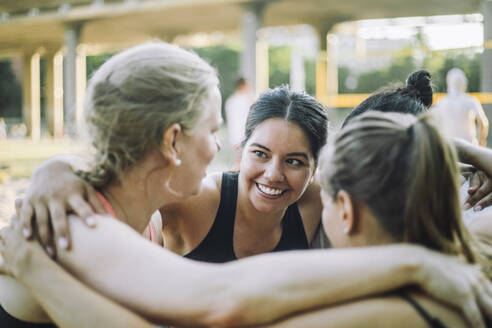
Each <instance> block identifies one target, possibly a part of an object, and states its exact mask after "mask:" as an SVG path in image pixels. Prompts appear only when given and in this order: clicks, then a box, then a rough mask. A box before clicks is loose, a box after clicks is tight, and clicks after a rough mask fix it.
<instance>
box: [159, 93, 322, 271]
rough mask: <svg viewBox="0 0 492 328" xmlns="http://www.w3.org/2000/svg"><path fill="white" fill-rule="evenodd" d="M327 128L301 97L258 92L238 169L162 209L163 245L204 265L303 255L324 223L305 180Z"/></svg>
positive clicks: (315, 192)
mask: <svg viewBox="0 0 492 328" xmlns="http://www.w3.org/2000/svg"><path fill="white" fill-rule="evenodd" d="M327 126H328V120H327V116H326V113H325V109H324V107H323V106H322V105H321V104H320V103H319V102H317V101H316V100H315V99H314V98H313V97H311V96H309V95H307V94H305V93H302V92H294V91H291V90H289V89H288V88H287V87H279V88H276V89H273V90H269V91H267V92H265V93H264V94H262V95H261V96H260V97H259V99H258V100H257V101H256V102H255V103H254V104H253V106H252V107H251V109H250V112H249V115H248V119H247V122H246V130H245V138H244V140H243V142H242V148H243V151H242V157H241V163H240V171H239V172H235V173H218V174H217V173H216V174H212V175H209V176H207V177H206V179H205V180H204V181H203V183H202V185H203V187H202V190H201V192H200V194H199V195H197V196H196V197H193V198H190V199H188V200H185V201H184V202H181V203H175V204H171V205H169V206H166V207H165V208H162V209H161V214H162V218H163V233H164V239H165V245H166V247H167V248H169V249H170V250H172V251H174V252H176V253H178V254H181V255H184V256H185V257H188V258H191V259H195V260H200V261H206V262H228V261H231V260H235V259H238V258H243V257H247V256H251V255H255V254H260V253H265V252H271V251H283V250H291V249H307V248H308V247H309V245H310V243H311V241H312V239H313V236H314V234H315V231H316V229H317V227H318V226H319V223H320V217H321V215H320V213H321V201H320V198H319V188H318V187H317V186H316V185H313V184H310V182H312V178H313V176H314V171H315V167H316V162H317V156H318V152H319V149H320V148H321V147H322V146H323V145H324V143H325V140H326V136H327Z"/></svg>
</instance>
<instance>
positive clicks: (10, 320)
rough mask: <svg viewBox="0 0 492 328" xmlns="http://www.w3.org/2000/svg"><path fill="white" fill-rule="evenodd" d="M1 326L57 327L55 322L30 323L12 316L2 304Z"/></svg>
mask: <svg viewBox="0 0 492 328" xmlns="http://www.w3.org/2000/svg"><path fill="white" fill-rule="evenodd" d="M0 327H2V328H3V327H5V328H7V327H8V328H56V326H55V325H54V324H51V323H30V322H26V321H22V320H19V319H17V318H14V317H13V316H11V315H10V314H9V313H8V312H7V311H5V310H4V308H3V307H2V306H1V305H0Z"/></svg>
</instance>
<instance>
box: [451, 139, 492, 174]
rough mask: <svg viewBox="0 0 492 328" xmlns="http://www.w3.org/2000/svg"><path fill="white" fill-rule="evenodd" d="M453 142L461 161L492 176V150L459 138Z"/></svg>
mask: <svg viewBox="0 0 492 328" xmlns="http://www.w3.org/2000/svg"><path fill="white" fill-rule="evenodd" d="M453 142H454V145H455V146H456V150H457V151H458V156H459V158H460V161H461V162H463V163H466V164H471V165H473V166H475V167H477V168H479V169H481V170H483V171H484V172H485V173H487V175H488V176H492V150H490V149H489V148H485V147H480V146H476V145H473V144H471V143H469V142H466V141H464V140H461V139H457V138H456V139H453Z"/></svg>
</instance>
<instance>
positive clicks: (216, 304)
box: [7, 217, 492, 327]
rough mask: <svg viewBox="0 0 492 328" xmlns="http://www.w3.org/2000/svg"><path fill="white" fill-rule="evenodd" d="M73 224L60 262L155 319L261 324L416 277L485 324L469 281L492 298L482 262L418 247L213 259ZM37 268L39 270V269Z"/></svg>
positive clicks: (114, 229)
mask: <svg viewBox="0 0 492 328" xmlns="http://www.w3.org/2000/svg"><path fill="white" fill-rule="evenodd" d="M70 224H71V230H72V233H73V239H74V246H73V250H72V251H71V252H66V251H63V250H59V253H58V254H59V260H60V261H61V263H62V264H63V265H64V266H65V267H66V268H68V269H69V270H70V271H71V272H72V273H73V274H74V275H75V276H76V277H77V278H79V279H81V280H82V281H84V282H85V283H87V284H88V285H89V286H91V287H93V288H94V289H96V290H99V291H101V292H102V293H103V294H104V295H106V296H108V297H110V298H112V299H114V300H116V301H117V302H119V303H120V304H122V305H124V306H125V307H127V308H130V309H132V310H134V311H136V312H137V313H140V314H142V315H143V316H144V317H146V318H149V319H151V320H152V321H156V322H171V323H177V324H181V325H208V326H210V325H212V326H239V325H246V324H260V323H266V322H271V321H273V320H276V319H278V318H281V317H283V316H286V315H289V314H291V313H293V312H297V311H301V310H306V309H310V308H313V307H318V306H322V305H329V304H333V303H336V302H340V301H344V300H348V299H353V298H358V297H361V296H364V295H372V294H376V293H381V292H384V291H388V290H391V289H394V288H398V287H401V286H403V285H405V284H418V285H420V286H421V287H423V288H424V289H425V290H426V291H427V292H430V293H432V294H433V295H434V296H436V297H438V298H439V299H441V300H444V301H447V302H451V303H452V304H454V305H456V306H459V307H461V308H462V309H463V310H464V311H465V313H466V314H467V317H468V318H470V320H472V322H474V326H475V327H483V325H480V324H479V323H477V321H478V322H479V321H480V313H479V311H478V305H477V303H476V300H475V298H474V297H473V295H474V292H473V291H472V285H474V286H480V287H479V288H480V289H477V290H475V291H476V292H477V293H478V295H477V301H478V302H479V303H480V304H483V303H486V304H489V305H490V301H491V300H490V297H491V296H490V295H489V294H487V291H488V290H489V289H490V288H491V286H490V282H488V281H486V280H485V279H483V275H481V273H480V272H479V270H478V269H477V268H475V267H469V266H467V265H464V264H462V263H460V262H458V261H456V260H455V259H452V258H449V257H445V256H442V255H438V254H436V253H433V252H430V251H425V250H424V249H423V248H420V247H417V246H405V245H395V246H387V247H373V248H366V249H362V248H361V249H345V250H319V251H297V252H285V253H283V254H265V255H261V256H256V257H251V258H247V259H243V260H239V261H235V262H232V263H230V264H226V265H213V264H207V263H199V262H194V261H189V260H186V259H183V258H181V257H179V256H177V255H174V254H172V253H170V252H169V251H167V250H164V249H162V248H160V247H158V246H156V245H153V244H151V243H150V242H148V241H146V240H145V239H143V238H141V237H140V236H139V235H138V234H137V233H136V232H134V231H133V230H131V229H130V228H129V227H127V226H125V225H123V224H121V223H119V222H117V221H115V220H112V219H107V218H104V217H99V218H98V224H97V228H95V229H91V230H89V229H88V228H87V227H85V226H84V225H83V224H82V223H81V222H80V221H79V220H77V219H72V220H71V222H70ZM19 234H20V233H19ZM10 239H11V240H10V242H9V243H10V244H13V245H12V246H9V247H12V248H11V249H18V248H19V247H29V245H30V243H28V242H25V241H22V238H20V236H19V238H10ZM9 243H7V244H9ZM23 245H24V246H23ZM7 253H8V252H7ZM30 268H32V274H36V273H35V270H36V267H35V266H30ZM361 272H363V273H364V274H361ZM367 281H371V283H370V284H368V283H367ZM156 286H158V288H156ZM490 308H492V307H490Z"/></svg>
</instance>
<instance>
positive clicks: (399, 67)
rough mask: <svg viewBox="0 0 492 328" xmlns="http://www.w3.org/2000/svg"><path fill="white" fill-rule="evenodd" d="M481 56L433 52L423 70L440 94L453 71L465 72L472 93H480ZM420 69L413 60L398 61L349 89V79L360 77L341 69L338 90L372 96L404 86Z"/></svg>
mask: <svg viewBox="0 0 492 328" xmlns="http://www.w3.org/2000/svg"><path fill="white" fill-rule="evenodd" d="M480 57H481V55H480V54H477V53H473V54H469V53H467V52H448V53H443V52H433V53H429V54H428V55H427V56H426V57H425V58H424V60H423V63H422V67H423V68H425V69H427V70H428V71H429V72H431V74H432V83H433V85H434V87H435V91H436V92H446V74H447V72H448V71H449V70H450V69H451V68H453V67H459V68H461V69H462V70H463V71H464V72H465V74H466V76H467V77H468V91H469V92H479V90H480V72H481V71H480ZM417 69H420V67H419V65H417V63H416V61H415V59H414V58H413V57H412V56H405V57H397V58H396V59H395V60H394V61H393V62H392V63H391V65H390V66H388V67H387V68H384V69H380V70H372V71H368V72H364V73H361V74H359V75H358V77H357V87H356V88H355V89H349V88H348V87H347V85H346V84H347V79H348V78H349V77H350V76H357V75H356V73H354V72H352V71H351V70H350V69H349V68H348V67H340V68H339V69H338V90H339V92H340V93H371V92H374V91H376V90H378V89H379V88H381V87H383V86H386V85H388V84H390V83H395V82H404V81H405V79H406V78H407V76H408V75H409V74H410V73H411V72H413V71H415V70H417Z"/></svg>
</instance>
